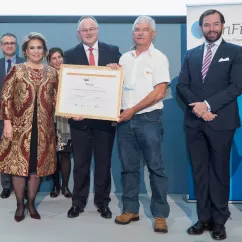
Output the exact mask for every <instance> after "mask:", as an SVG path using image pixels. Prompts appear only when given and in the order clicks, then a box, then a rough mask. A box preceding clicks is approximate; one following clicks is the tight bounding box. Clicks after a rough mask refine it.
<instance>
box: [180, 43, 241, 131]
mask: <svg viewBox="0 0 242 242" xmlns="http://www.w3.org/2000/svg"><path fill="white" fill-rule="evenodd" d="M203 52H204V45H200V46H198V47H196V48H194V49H191V50H189V51H187V53H186V55H185V58H184V62H183V65H182V68H181V72H180V75H179V80H178V85H177V93H178V95H179V96H180V97H181V99H182V100H183V102H184V103H185V104H186V106H187V107H188V108H187V111H186V116H185V124H186V125H187V126H188V127H191V128H196V127H199V125H201V124H202V123H203V122H204V121H203V120H202V119H201V118H198V117H196V115H195V114H193V113H192V108H189V106H188V105H189V104H190V103H193V102H202V101H204V100H206V101H207V102H208V103H209V105H210V107H211V111H212V112H213V113H215V114H217V115H218V116H217V117H216V118H215V119H214V120H213V121H210V122H208V124H209V125H210V126H211V128H213V129H214V130H230V129H236V128H238V127H239V126H240V118H239V111H238V103H237V97H238V96H239V95H240V94H241V93H242V47H240V46H237V45H234V44H231V43H227V42H225V41H224V40H223V41H222V43H221V44H220V46H219V47H218V49H217V51H216V53H215V55H214V57H213V59H212V62H211V64H210V67H209V70H208V72H207V75H206V77H205V80H204V82H203V80H202V74H201V69H202V62H203ZM223 59H224V60H226V59H227V61H221V60H223Z"/></svg>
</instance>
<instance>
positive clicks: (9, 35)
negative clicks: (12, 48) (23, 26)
mask: <svg viewBox="0 0 242 242" xmlns="http://www.w3.org/2000/svg"><path fill="white" fill-rule="evenodd" d="M5 36H8V37H13V38H14V39H15V40H16V41H17V37H16V35H15V34H12V33H5V34H3V35H2V36H1V38H0V41H1V43H2V40H3V38H4V37H5Z"/></svg>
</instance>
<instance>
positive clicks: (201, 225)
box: [187, 221, 213, 235]
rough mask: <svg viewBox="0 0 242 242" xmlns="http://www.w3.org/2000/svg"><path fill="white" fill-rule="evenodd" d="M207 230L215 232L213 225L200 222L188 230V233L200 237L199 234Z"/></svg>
mask: <svg viewBox="0 0 242 242" xmlns="http://www.w3.org/2000/svg"><path fill="white" fill-rule="evenodd" d="M205 230H208V231H212V230H213V226H212V223H211V222H200V221H198V222H197V223H195V224H194V225H193V226H191V227H190V228H189V229H188V230H187V233H188V234H192V235H199V234H202V233H203V232H204V231H205Z"/></svg>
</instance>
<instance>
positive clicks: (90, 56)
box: [88, 48, 95, 66]
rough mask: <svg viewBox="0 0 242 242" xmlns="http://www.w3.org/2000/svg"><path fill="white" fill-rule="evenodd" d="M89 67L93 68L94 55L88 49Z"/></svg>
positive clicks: (91, 49) (90, 49)
mask: <svg viewBox="0 0 242 242" xmlns="http://www.w3.org/2000/svg"><path fill="white" fill-rule="evenodd" d="M88 50H89V65H90V66H95V59H94V55H93V53H92V51H93V48H89V49H88Z"/></svg>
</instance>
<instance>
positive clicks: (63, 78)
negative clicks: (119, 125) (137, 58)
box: [55, 64, 123, 121]
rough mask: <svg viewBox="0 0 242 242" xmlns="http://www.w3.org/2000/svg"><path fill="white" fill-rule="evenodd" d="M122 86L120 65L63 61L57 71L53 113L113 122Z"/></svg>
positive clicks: (119, 101)
mask: <svg viewBox="0 0 242 242" xmlns="http://www.w3.org/2000/svg"><path fill="white" fill-rule="evenodd" d="M122 86H123V69H122V68H119V69H118V70H113V69H111V68H110V67H103V66H82V65H66V64H64V65H62V66H61V70H60V79H59V87H58V94H57V104H56V113H55V114H56V115H57V116H65V117H78V116H84V117H85V118H90V119H102V120H111V121H117V120H118V117H119V115H120V105H121V96H122Z"/></svg>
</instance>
